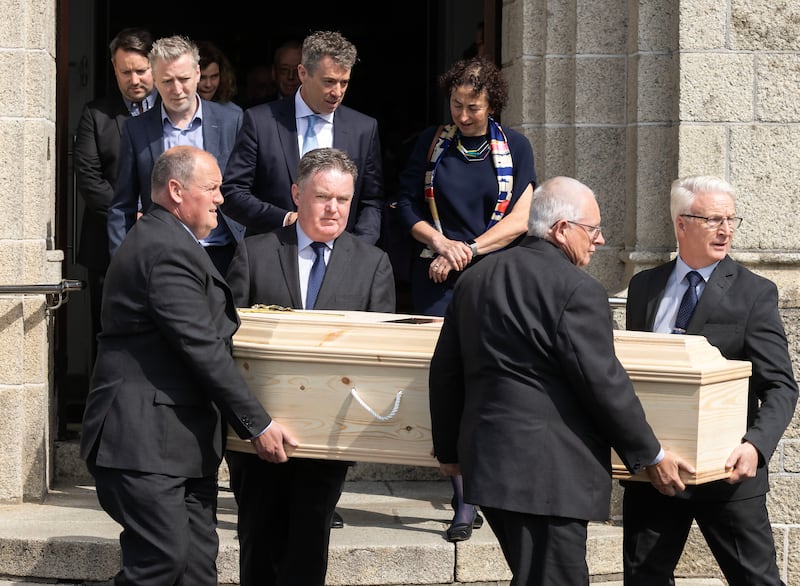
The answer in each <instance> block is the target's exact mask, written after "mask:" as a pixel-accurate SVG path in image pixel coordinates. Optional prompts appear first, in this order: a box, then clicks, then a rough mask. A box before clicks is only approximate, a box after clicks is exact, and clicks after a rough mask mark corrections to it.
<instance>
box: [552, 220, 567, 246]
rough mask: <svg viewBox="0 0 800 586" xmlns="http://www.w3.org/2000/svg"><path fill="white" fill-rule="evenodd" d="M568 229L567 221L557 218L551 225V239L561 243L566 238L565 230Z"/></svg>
mask: <svg viewBox="0 0 800 586" xmlns="http://www.w3.org/2000/svg"><path fill="white" fill-rule="evenodd" d="M568 229H569V222H567V221H566V220H559V221H558V222H556V223H555V224H554V225H553V228H552V232H553V239H554V240H555V241H556V242H557V243H558V244H563V243H564V242H566V240H567V234H566V230H568Z"/></svg>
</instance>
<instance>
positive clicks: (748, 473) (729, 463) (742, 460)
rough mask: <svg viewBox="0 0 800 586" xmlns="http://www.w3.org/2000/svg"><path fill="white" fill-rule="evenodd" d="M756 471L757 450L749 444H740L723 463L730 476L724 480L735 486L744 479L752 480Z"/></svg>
mask: <svg viewBox="0 0 800 586" xmlns="http://www.w3.org/2000/svg"><path fill="white" fill-rule="evenodd" d="M757 469H758V450H757V449H756V447H755V446H754V445H753V444H751V443H750V442H742V443H741V444H739V445H738V446H736V448H735V449H734V450H733V452H731V455H730V456H728V459H727V460H726V461H725V470H730V471H731V475H730V476H729V477H728V478H726V479H725V482H727V483H728V484H736V483H737V482H741V481H742V480H744V479H746V478H753V477H754V476H755V475H756V470H757Z"/></svg>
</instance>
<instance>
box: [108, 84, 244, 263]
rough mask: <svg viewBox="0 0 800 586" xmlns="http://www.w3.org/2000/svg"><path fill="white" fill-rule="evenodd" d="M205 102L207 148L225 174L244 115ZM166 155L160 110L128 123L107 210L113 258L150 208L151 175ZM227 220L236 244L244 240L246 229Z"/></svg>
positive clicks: (205, 138)
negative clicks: (112, 194) (139, 219)
mask: <svg viewBox="0 0 800 586" xmlns="http://www.w3.org/2000/svg"><path fill="white" fill-rule="evenodd" d="M202 103H203V121H202V128H203V145H204V149H205V150H206V151H208V152H209V153H211V154H212V155H214V156H215V157H216V159H217V163H218V164H219V167H220V169H221V170H222V171H223V172H224V171H225V166H226V165H227V163H228V158H229V157H230V154H231V151H232V150H233V145H234V142H235V141H236V133H237V132H238V131H239V128H240V127H241V125H242V112H241V111H238V112H237V111H235V110H233V109H231V108H226V107H225V106H223V105H221V104H217V103H216V102H209V101H207V100H202ZM163 152H164V136H163V123H162V118H161V108H160V107H155V108H151V109H150V110H148V111H147V112H145V113H144V114H142V115H141V116H136V117H135V118H130V119H129V120H128V121H127V122H125V125H124V126H123V129H122V139H121V142H120V152H119V168H118V170H117V183H116V187H115V189H114V199H113V200H112V202H111V206H110V207H109V209H108V241H109V252H110V253H111V254H112V255H113V254H114V252H115V251H116V250H117V248H118V247H119V245H120V243H121V242H122V240H123V238H125V235H126V234H127V233H128V231H129V230H130V229H131V227H133V224H134V222H136V212H138V211H139V209H141V210H142V211H144V212H146V211H147V210H148V209H149V208H150V174H151V173H152V171H153V165H155V162H156V159H158V157H159V156H160V155H161V153H163ZM140 198H141V206H140V205H139V199H140ZM223 215H224V214H223ZM225 221H226V222H227V223H228V227H229V228H230V229H231V232H232V233H233V237H234V238H235V239H236V241H237V242H238V241H239V240H241V239H242V238H243V237H244V226H242V225H241V224H239V223H238V222H236V221H234V220H232V219H230V218H228V217H227V216H225Z"/></svg>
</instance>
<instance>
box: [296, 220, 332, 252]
mask: <svg viewBox="0 0 800 586" xmlns="http://www.w3.org/2000/svg"><path fill="white" fill-rule="evenodd" d="M294 226H295V228H296V229H297V250H298V251H300V250H305V249H306V248H308V247H309V246H311V243H312V242H314V241H313V240H311V238H309V237H308V236H307V235H306V233H305V232H303V229H302V228H301V227H300V222H295V223H294ZM325 244H326V245H327V246H328V248H330V249H333V240H328V241H326V242H325Z"/></svg>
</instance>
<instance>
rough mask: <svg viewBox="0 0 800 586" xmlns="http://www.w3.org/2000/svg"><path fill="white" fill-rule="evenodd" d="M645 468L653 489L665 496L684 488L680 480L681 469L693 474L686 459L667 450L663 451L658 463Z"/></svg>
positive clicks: (672, 494)
mask: <svg viewBox="0 0 800 586" xmlns="http://www.w3.org/2000/svg"><path fill="white" fill-rule="evenodd" d="M645 470H646V471H647V476H648V478H650V482H651V483H652V484H653V486H654V487H655V489H656V490H657V491H658V492H660V493H661V494H664V495H667V496H675V493H677V492H680V491H682V490H684V489H686V485H684V483H683V480H681V474H680V471H681V470H683V471H684V472H686V473H688V474H694V468H693V467H692V466H691V465H690V464H689V463H688V462H687V461H686V460H684V459H683V458H681V457H680V456H678V455H677V454H675V453H674V452H670V451H669V450H665V451H664V457H663V458H662V459H661V461H660V462H659V463H658V464H653V465H652V466H648V467H647V468H645Z"/></svg>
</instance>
